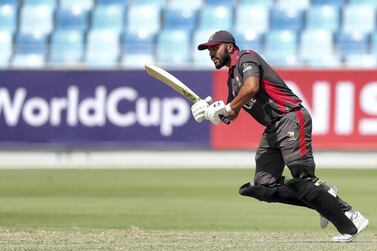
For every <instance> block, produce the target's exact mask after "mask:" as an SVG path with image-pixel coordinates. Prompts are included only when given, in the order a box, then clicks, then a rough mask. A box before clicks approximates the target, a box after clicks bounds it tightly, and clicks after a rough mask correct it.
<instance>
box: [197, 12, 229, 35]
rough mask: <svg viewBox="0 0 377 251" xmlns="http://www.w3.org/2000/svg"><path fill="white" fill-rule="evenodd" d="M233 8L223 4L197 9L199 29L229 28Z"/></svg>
mask: <svg viewBox="0 0 377 251" xmlns="http://www.w3.org/2000/svg"><path fill="white" fill-rule="evenodd" d="M232 21H233V10H232V9H230V8H226V7H224V6H219V7H214V6H206V7H203V8H201V9H200V10H199V27H198V28H199V30H230V29H231V28H232V26H233V24H232Z"/></svg>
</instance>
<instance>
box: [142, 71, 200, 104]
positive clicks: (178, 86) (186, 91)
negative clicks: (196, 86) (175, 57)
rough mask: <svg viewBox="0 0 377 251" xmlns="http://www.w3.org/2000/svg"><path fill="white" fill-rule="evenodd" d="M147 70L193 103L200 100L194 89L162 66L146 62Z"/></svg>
mask: <svg viewBox="0 0 377 251" xmlns="http://www.w3.org/2000/svg"><path fill="white" fill-rule="evenodd" d="M145 70H146V71H147V73H148V75H150V76H151V77H154V78H156V79H158V80H160V81H161V82H163V83H165V84H166V85H168V86H170V87H171V88H173V89H174V90H175V91H176V92H178V93H180V94H181V95H183V96H185V97H186V98H187V99H189V100H191V101H192V102H193V103H196V102H198V101H199V100H200V97H199V96H198V95H197V94H196V93H195V92H194V91H193V90H191V89H190V88H189V87H188V86H186V85H185V84H184V83H182V82H181V81H180V80H179V79H177V78H176V77H174V76H173V75H171V74H170V73H169V72H167V71H165V70H164V69H161V68H160V67H158V66H155V65H149V64H146V65H145Z"/></svg>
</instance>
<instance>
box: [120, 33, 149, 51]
mask: <svg viewBox="0 0 377 251" xmlns="http://www.w3.org/2000/svg"><path fill="white" fill-rule="evenodd" d="M154 45H155V35H153V34H151V33H143V32H129V31H127V32H125V33H124V34H123V36H122V50H123V52H127V53H130V54H131V53H134V54H144V53H145V54H153V53H154Z"/></svg>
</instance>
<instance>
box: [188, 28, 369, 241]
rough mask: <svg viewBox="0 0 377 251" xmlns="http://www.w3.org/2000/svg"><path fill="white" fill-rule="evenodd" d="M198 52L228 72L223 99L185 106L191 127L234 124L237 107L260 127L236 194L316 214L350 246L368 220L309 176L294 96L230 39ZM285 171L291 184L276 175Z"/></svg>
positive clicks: (305, 121) (307, 125) (222, 34)
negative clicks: (250, 166)
mask: <svg viewBox="0 0 377 251" xmlns="http://www.w3.org/2000/svg"><path fill="white" fill-rule="evenodd" d="M198 49H199V50H208V52H209V56H210V59H211V60H212V61H213V63H214V65H215V67H216V69H221V68H222V67H224V66H226V67H227V68H228V69H229V71H228V79H227V88H228V99H227V102H226V103H224V102H223V101H222V100H219V101H215V102H213V103H212V102H210V100H212V99H211V98H210V97H208V98H206V100H201V101H199V102H197V103H195V104H194V105H193V106H192V107H191V111H192V114H193V116H194V118H195V120H196V121H197V122H199V123H200V122H202V121H204V120H209V121H210V122H211V123H213V124H214V125H218V124H219V123H221V119H220V117H221V116H226V117H228V118H229V119H230V120H235V119H237V116H238V114H239V112H240V110H241V108H242V109H243V110H244V111H246V112H247V113H249V114H250V116H251V117H253V118H254V119H255V120H256V121H257V122H259V123H260V124H262V125H263V126H265V130H264V133H263V135H262V137H261V140H260V143H259V146H258V149H257V152H256V157H255V161H256V169H255V175H254V181H252V182H247V183H245V184H244V185H242V186H241V187H240V190H239V192H240V194H241V195H243V196H249V197H253V198H255V199H258V200H260V201H265V202H280V203H285V204H290V205H295V206H302V207H307V208H310V209H314V210H316V211H317V212H318V213H319V214H320V215H321V217H320V226H321V227H322V228H325V227H326V226H327V224H328V222H329V221H330V222H331V223H333V224H334V226H335V227H336V229H337V230H338V231H339V235H337V236H335V237H334V238H333V239H332V240H333V241H334V242H350V241H352V240H353V239H354V238H355V237H356V236H357V235H358V234H359V233H360V232H361V231H362V230H364V229H365V228H366V227H367V226H368V224H369V221H368V219H367V218H365V217H364V216H363V215H362V214H361V213H360V212H358V211H354V210H352V207H351V206H350V205H349V204H348V203H346V202H344V201H343V200H341V199H340V198H339V196H338V195H337V191H336V188H335V187H330V186H328V185H326V184H325V183H324V182H322V181H321V180H320V179H318V178H317V177H316V175H315V163H314V159H313V152H312V138H311V134H312V120H311V116H310V114H309V112H308V111H307V110H306V109H305V107H303V106H302V104H301V103H302V101H301V99H300V98H299V97H298V96H297V95H295V94H294V93H293V92H292V91H291V90H290V89H289V88H288V86H287V85H286V84H285V82H284V81H283V80H282V79H281V78H280V77H279V75H278V74H277V73H276V72H275V71H274V70H273V69H272V68H271V66H270V65H269V64H268V63H267V62H266V61H265V60H264V59H263V58H262V57H261V56H260V55H259V54H258V53H256V52H255V51H252V50H239V48H238V46H237V45H236V41H235V39H234V37H233V35H232V34H230V33H229V32H227V31H223V30H220V31H217V32H215V33H214V34H213V35H212V36H211V37H210V38H209V40H208V42H206V43H202V44H200V45H199V46H198ZM285 166H287V167H288V168H289V170H290V172H291V174H292V177H293V178H292V179H290V180H285V178H284V176H282V173H283V169H284V167H285Z"/></svg>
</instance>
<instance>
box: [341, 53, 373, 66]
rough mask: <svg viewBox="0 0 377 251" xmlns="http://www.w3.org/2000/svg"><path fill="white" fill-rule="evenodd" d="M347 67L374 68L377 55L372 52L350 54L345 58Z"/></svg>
mask: <svg viewBox="0 0 377 251" xmlns="http://www.w3.org/2000/svg"><path fill="white" fill-rule="evenodd" d="M345 66H346V67H348V68H376V67H377V57H376V56H375V55H373V54H369V53H368V54H350V55H347V56H346V58H345Z"/></svg>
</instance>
